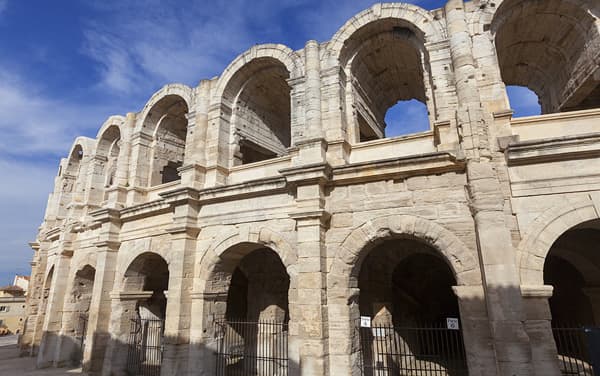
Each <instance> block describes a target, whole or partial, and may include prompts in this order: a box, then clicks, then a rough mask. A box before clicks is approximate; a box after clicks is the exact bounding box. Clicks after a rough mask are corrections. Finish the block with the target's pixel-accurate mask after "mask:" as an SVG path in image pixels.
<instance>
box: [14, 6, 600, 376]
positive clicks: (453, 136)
mask: <svg viewBox="0 0 600 376" xmlns="http://www.w3.org/2000/svg"><path fill="white" fill-rule="evenodd" d="M599 17H600V3H599V2H598V1H596V0H531V1H529V0H528V1H521V0H495V1H488V0H476V1H472V2H467V3H463V2H462V1H460V0H450V1H448V3H447V4H446V6H445V7H444V8H442V9H437V10H433V11H427V10H424V9H422V8H419V7H417V6H414V5H409V4H402V3H390V4H375V5H373V6H372V7H371V8H369V9H367V10H365V11H363V12H361V13H359V14H357V15H356V16H355V17H353V18H352V19H351V20H349V21H348V22H347V23H346V24H345V25H343V26H342V27H341V29H340V30H339V31H338V32H337V33H336V34H335V35H334V36H333V37H332V38H331V40H330V41H327V42H324V43H317V42H315V41H309V42H307V43H306V45H305V47H304V48H303V49H302V50H298V51H293V50H291V49H290V48H288V47H286V46H283V45H274V44H267V45H257V46H254V47H252V48H250V49H249V50H248V51H246V52H244V53H243V54H241V55H240V56H239V57H238V58H236V59H235V60H234V61H233V62H232V63H231V64H230V65H229V66H228V67H227V68H226V69H225V70H224V71H223V73H222V74H221V75H220V76H219V77H218V78H214V79H211V80H203V81H201V82H200V84H199V85H198V86H197V87H187V86H185V85H180V84H173V85H167V86H165V87H164V88H162V89H161V90H159V91H158V92H157V93H155V94H154V95H153V96H152V97H151V98H150V100H149V101H148V103H147V104H146V105H145V107H144V108H143V109H142V110H141V111H139V112H136V113H133V112H132V113H128V114H127V115H125V116H111V117H110V118H108V119H107V120H106V122H105V123H104V124H103V125H102V127H101V128H100V130H99V132H98V135H97V137H96V138H95V139H90V138H85V137H80V138H78V139H77V140H76V141H75V142H74V144H73V147H72V148H71V150H70V152H69V154H68V157H67V158H65V159H63V160H62V161H61V163H60V168H59V171H58V174H57V176H56V180H55V186H54V191H53V192H52V194H51V195H50V197H49V200H48V206H47V210H46V215H45V219H44V223H43V225H42V226H41V228H40V231H39V234H38V236H37V239H36V240H35V242H33V243H32V247H33V249H34V250H35V255H34V259H33V263H32V265H33V266H32V275H31V285H30V289H29V296H28V307H27V324H26V329H25V332H24V335H23V338H22V346H23V352H24V353H27V354H30V355H34V356H36V359H37V363H38V366H40V367H47V366H62V365H64V364H67V363H70V362H77V361H81V362H82V364H83V368H84V370H85V371H87V372H89V373H90V374H102V375H123V374H127V372H130V373H133V374H153V373H154V374H158V373H160V374H161V375H163V376H166V375H216V374H217V375H226V374H231V375H232V374H235V375H238V374H240V375H241V374H249V375H250V374H251V375H280V374H281V375H283V374H286V375H315V376H316V375H336V376H337V375H361V374H364V375H396V374H417V373H414V372H416V370H417V369H418V370H420V371H419V372H421V373H418V374H420V375H428V374H432V375H433V374H435V375H442V374H452V375H464V374H467V373H468V374H469V375H472V376H475V375H486V376H490V375H544V376H547V375H560V374H561V369H564V368H565V364H568V363H569V362H570V361H571V360H573V359H576V360H578V364H580V367H582V369H588V370H589V369H591V367H592V361H591V360H590V359H583V358H584V356H583V355H581V354H575V353H574V352H573V351H571V350H569V349H566V348H565V347H564V346H563V345H562V343H561V341H560V338H559V337H558V336H556V333H557V330H558V329H559V327H560V326H561V325H566V324H572V326H573V328H575V327H577V328H579V327H580V326H588V327H594V326H598V325H600V280H599V278H600V256H599V255H598V253H597V252H594V251H595V247H597V244H598V241H599V240H600V232H599V230H600V219H599V218H600V177H599V175H598V171H599V170H600V85H599V84H600V69H599V65H600V19H599ZM506 85H520V86H526V87H529V88H530V89H531V90H533V91H534V92H535V93H536V94H537V95H538V97H539V100H540V104H541V106H542V111H543V115H541V116H534V117H527V118H513V117H512V113H513V112H512V111H511V109H510V108H511V107H510V104H509V102H508V97H507V94H506ZM410 99H415V100H418V101H420V102H422V103H423V104H424V105H425V106H426V107H427V110H428V114H429V115H428V116H429V121H430V130H429V131H426V132H421V133H416V134H410V135H405V136H400V137H393V138H386V137H385V134H386V130H385V128H386V124H385V121H384V117H385V114H386V111H387V109H388V108H390V107H391V106H393V105H394V104H395V103H396V102H398V101H402V100H410ZM440 323H442V324H443V325H447V326H449V327H451V329H444V330H448V331H445V332H444V333H445V334H444V335H448V337H447V338H454V339H453V341H455V345H443V343H442V342H441V341H442V340H440V339H436V338H434V336H433V335H432V337H431V338H432V340H431V342H426V341H425V340H422V341H421V340H419V338H422V337H419V336H425V335H429V334H430V332H431V331H427V330H429V329H428V328H438V326H437V325H438V324H440ZM575 324H576V325H575ZM153 325H156V328H158V329H152V328H153ZM269 325H270V326H269ZM440 325H441V324H440ZM398 328H400V329H398ZM402 328H403V329H402ZM411 328H412V329H415V330H417V332H416V333H417V334H416V337H415V335H410V334H403V333H404V332H403V331H402V330H404V329H406V330H408V329H410V330H412V329H411ZM388 329H389V331H388ZM401 329H402V330H401ZM456 329H458V330H456ZM440 330H441V329H440ZM450 330H453V331H452V332H449V331H450ZM418 331H420V332H418ZM152 333H153V334H152ZM423 333H425V334H423ZM150 334H152V335H155V336H157V338H158V339H157V340H155V341H154V340H152V338H154V337H151V335H150ZM451 335H454V337H451ZM423 338H424V337H423ZM152 341H154V342H152ZM446 341H448V339H446ZM447 343H449V342H446V344H447ZM388 346H391V347H390V348H389V349H388ZM383 347H385V349H383V350H382V348H383ZM448 348H451V349H453V353H452V354H450V355H448V354H446V355H444V352H445V351H446V352H447V349H448ZM588 355H589V354H588ZM403 359H404V360H403ZM403 362H404V363H403ZM452 362H454V363H453V364H455V365H456V364H458V366H456V367H455V368H456V369H457V370H453V368H452V367H453V366H452V365H451V363H452ZM132 367H133V368H135V370H133V371H132ZM401 370H409V371H410V372H413V371H414V372H413V373H410V372H408V371H407V372H405V373H401ZM434 370H435V372H437V373H434Z"/></svg>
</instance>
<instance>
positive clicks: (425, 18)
mask: <svg viewBox="0 0 600 376" xmlns="http://www.w3.org/2000/svg"><path fill="white" fill-rule="evenodd" d="M386 18H394V19H400V20H404V21H406V22H407V23H408V24H411V25H413V26H414V27H415V29H416V31H417V35H419V36H420V37H421V38H422V40H423V41H424V42H438V41H441V40H444V39H446V38H447V33H446V30H445V27H444V25H443V23H442V22H440V21H439V20H437V19H436V18H435V17H434V15H433V14H432V13H431V12H429V11H427V10H425V9H423V8H421V7H419V6H417V5H413V4H406V3H379V4H375V5H373V6H372V7H371V8H369V9H365V10H364V11H362V12H360V13H358V14H357V15H355V16H354V17H352V18H351V19H350V20H348V21H347V22H346V23H345V24H344V25H343V26H342V27H341V28H340V29H339V30H338V31H337V32H336V33H335V34H334V36H333V37H332V38H331V41H330V42H329V45H328V47H327V50H328V55H329V57H330V58H331V59H334V61H333V63H334V64H335V63H336V62H339V60H340V55H341V53H342V50H343V49H344V44H345V43H346V41H347V40H348V39H349V38H350V37H351V36H352V35H353V34H354V33H355V32H356V31H358V30H359V29H360V28H362V27H364V26H366V25H368V24H370V23H372V22H375V21H378V20H383V19H386Z"/></svg>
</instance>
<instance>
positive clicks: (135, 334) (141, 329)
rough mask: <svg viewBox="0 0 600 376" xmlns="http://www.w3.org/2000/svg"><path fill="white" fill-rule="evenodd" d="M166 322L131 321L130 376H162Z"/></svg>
mask: <svg viewBox="0 0 600 376" xmlns="http://www.w3.org/2000/svg"><path fill="white" fill-rule="evenodd" d="M164 324H165V322H164V320H160V319H155V320H147V319H139V318H134V319H131V331H130V334H129V343H128V345H129V346H128V350H127V373H128V374H129V375H130V376H160V366H161V363H162V356H163V337H164V331H165V330H164V329H165V325H164Z"/></svg>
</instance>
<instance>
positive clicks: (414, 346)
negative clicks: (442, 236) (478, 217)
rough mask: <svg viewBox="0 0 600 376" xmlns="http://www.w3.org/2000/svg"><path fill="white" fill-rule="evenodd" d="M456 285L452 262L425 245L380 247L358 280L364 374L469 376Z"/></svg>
mask: <svg viewBox="0 0 600 376" xmlns="http://www.w3.org/2000/svg"><path fill="white" fill-rule="evenodd" d="M455 285H456V279H455V277H454V274H453V271H452V270H451V268H450V266H449V265H448V263H447V262H446V261H445V260H444V259H443V258H442V257H441V256H440V254H439V252H438V251H437V250H435V249H433V248H431V247H430V246H428V245H426V244H425V243H422V242H421V241H418V240H416V239H411V238H404V239H402V238H401V239H389V240H386V241H384V242H382V243H380V244H379V245H377V246H375V247H374V248H373V249H372V250H371V251H370V252H369V253H368V255H367V256H366V257H365V259H364V261H363V262H362V264H361V266H360V273H359V278H358V287H359V290H360V295H359V309H360V315H361V328H360V334H361V348H362V359H363V374H365V375H379V374H386V375H387V374H394V375H395V374H412V373H413V372H414V373H417V372H419V371H420V372H425V373H426V374H430V373H431V372H433V373H436V374H437V373H438V372H439V374H447V375H466V374H467V365H466V357H465V353H464V344H463V340H462V334H461V330H460V323H459V317H460V313H459V307H458V300H457V298H456V296H455V294H454V292H453V291H452V286H455ZM364 317H368V318H370V321H371V323H370V325H364V324H363V323H362V321H363V319H362V318H364ZM455 324H456V327H454V325H455ZM449 339H451V341H448V340H449ZM427 372H430V373H427Z"/></svg>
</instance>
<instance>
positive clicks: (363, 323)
mask: <svg viewBox="0 0 600 376" xmlns="http://www.w3.org/2000/svg"><path fill="white" fill-rule="evenodd" d="M360 327H361V328H370V327H371V318H370V317H369V316H361V317H360Z"/></svg>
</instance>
